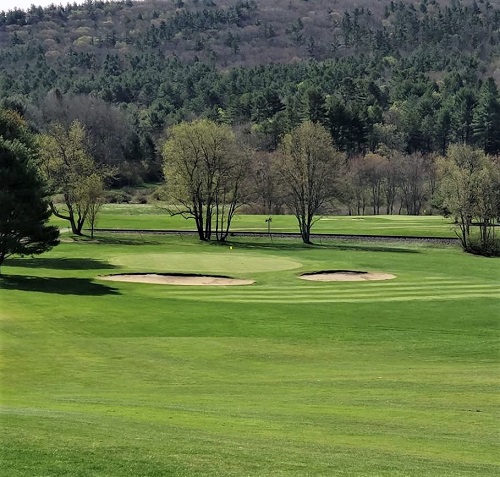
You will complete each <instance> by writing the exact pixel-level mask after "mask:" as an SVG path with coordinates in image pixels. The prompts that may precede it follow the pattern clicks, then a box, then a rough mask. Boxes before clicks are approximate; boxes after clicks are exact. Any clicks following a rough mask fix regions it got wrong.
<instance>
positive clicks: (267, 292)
mask: <svg viewBox="0 0 500 477" xmlns="http://www.w3.org/2000/svg"><path fill="white" fill-rule="evenodd" d="M169 295H170V296H171V297H172V298H178V299H186V300H203V301H224V302H240V303H255V302H259V303H287V304H293V303H371V302H397V301H419V300H421V301H432V300H456V299H464V298H465V299H467V298H500V288H499V287H498V285H497V284H480V283H479V284H471V283H470V281H466V280H447V279H446V280H443V279H440V278H432V277H431V278H426V279H425V281H424V282H419V283H408V282H407V283H404V282H390V283H388V282H380V283H373V282H372V283H364V282H361V283H360V282H351V283H339V282H331V283H322V284H312V285H303V284H299V285H297V286H293V287H291V286H290V285H275V286H272V285H271V286H266V285H262V286H259V285H254V286H251V287H245V288H241V289H234V288H232V289H227V288H224V287H221V288H220V289H217V290H214V289H207V288H201V287H200V288H199V289H193V288H191V289H190V290H189V291H185V290H181V289H178V288H175V289H171V290H169Z"/></svg>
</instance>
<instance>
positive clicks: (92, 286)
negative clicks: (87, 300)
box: [0, 275, 119, 296]
mask: <svg viewBox="0 0 500 477" xmlns="http://www.w3.org/2000/svg"><path fill="white" fill-rule="evenodd" d="M2 288H3V289H6V290H22V291H31V292H41V293H54V294H57V295H80V296H104V295H119V292H118V290H117V289H116V288H112V287H109V286H107V285H101V284H98V283H92V282H91V281H90V280H89V279H86V278H47V277H30V276H19V275H1V276H0V289H2Z"/></svg>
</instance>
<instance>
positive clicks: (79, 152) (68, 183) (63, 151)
mask: <svg viewBox="0 0 500 477" xmlns="http://www.w3.org/2000/svg"><path fill="white" fill-rule="evenodd" d="M40 157H41V161H40V167H41V170H42V172H43V174H44V175H45V177H46V179H47V181H48V183H49V185H50V187H51V189H52V193H53V194H61V195H62V197H63V202H64V205H63V206H62V207H60V206H59V205H58V204H57V203H56V202H55V201H54V200H52V201H51V202H50V206H51V208H52V212H53V214H54V215H55V216H56V217H59V218H61V219H64V220H68V221H69V223H70V225H71V231H72V232H73V233H74V234H76V235H83V233H82V229H83V226H84V224H85V222H86V221H87V216H88V214H89V208H90V207H93V209H94V212H95V214H96V213H97V211H98V210H99V207H94V206H95V205H97V204H95V203H94V202H93V201H100V200H101V199H102V195H96V194H95V191H96V189H95V181H96V180H98V181H100V182H101V183H103V181H104V180H105V178H106V177H109V176H111V175H112V171H111V170H108V169H106V168H104V167H99V166H98V165H97V164H96V162H95V161H94V159H93V158H92V156H91V155H90V154H89V153H88V150H87V146H86V132H85V129H84V128H83V126H82V125H81V124H80V123H79V122H78V121H74V122H73V123H72V124H71V126H70V127H69V129H66V128H64V127H63V126H62V125H61V124H57V123H56V124H53V125H52V127H51V130H50V133H49V134H46V135H43V136H42V137H41V138H40ZM90 178H92V180H90V181H89V179H90ZM94 219H95V216H94ZM94 222H95V220H94Z"/></svg>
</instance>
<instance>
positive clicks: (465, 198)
mask: <svg viewBox="0 0 500 477" xmlns="http://www.w3.org/2000/svg"><path fill="white" fill-rule="evenodd" d="M439 166H440V167H439V171H440V175H441V185H440V194H441V197H442V200H443V204H442V208H443V209H445V210H448V211H449V212H450V213H451V214H452V215H453V216H454V217H455V221H456V224H457V226H458V228H459V231H460V233H459V238H460V241H461V243H462V248H463V249H464V250H465V251H471V249H472V240H471V238H472V231H473V227H474V226H477V227H478V228H479V240H480V249H482V250H487V249H488V246H489V243H490V242H491V241H492V240H493V238H494V230H495V225H496V224H495V222H496V221H497V220H498V217H499V216H500V164H499V163H498V162H497V161H495V160H494V158H492V157H491V156H487V155H486V154H485V153H484V152H483V151H482V150H480V149H473V148H472V147H470V146H466V145H461V144H454V145H452V146H450V147H449V149H448V153H447V155H446V157H445V158H443V159H442V160H441V162H440V164H439Z"/></svg>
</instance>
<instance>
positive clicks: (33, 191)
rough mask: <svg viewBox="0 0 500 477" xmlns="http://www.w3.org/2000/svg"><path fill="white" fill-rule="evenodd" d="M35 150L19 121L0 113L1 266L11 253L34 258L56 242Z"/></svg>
mask: <svg viewBox="0 0 500 477" xmlns="http://www.w3.org/2000/svg"><path fill="white" fill-rule="evenodd" d="M35 155H36V149H35V148H34V147H33V141H32V139H31V138H30V134H29V132H28V131H27V129H26V126H25V125H24V123H23V121H22V119H21V118H20V117H19V116H18V115H17V114H16V113H14V112H12V111H5V110H0V204H2V206H1V207H0V266H1V265H2V263H3V262H4V260H5V259H6V258H7V257H9V256H10V255H12V254H19V255H37V254H40V253H43V252H46V251H47V250H50V249H51V248H52V247H53V246H55V245H57V244H58V243H59V241H58V237H59V230H58V229H57V227H54V226H50V225H48V220H49V218H50V215H51V212H50V207H49V201H48V194H47V190H46V187H45V184H44V182H43V180H42V178H41V177H40V175H39V174H38V171H37V168H36V165H35V162H34V159H35Z"/></svg>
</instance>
